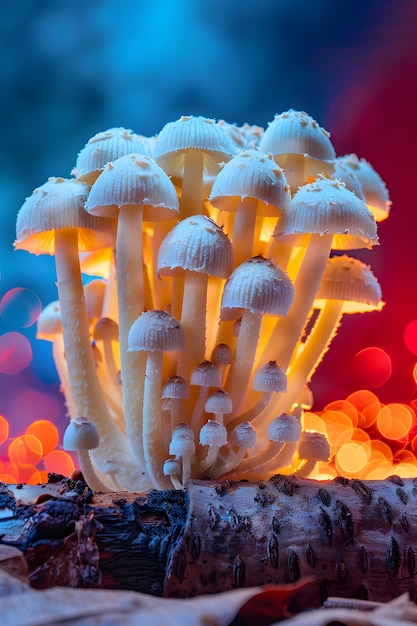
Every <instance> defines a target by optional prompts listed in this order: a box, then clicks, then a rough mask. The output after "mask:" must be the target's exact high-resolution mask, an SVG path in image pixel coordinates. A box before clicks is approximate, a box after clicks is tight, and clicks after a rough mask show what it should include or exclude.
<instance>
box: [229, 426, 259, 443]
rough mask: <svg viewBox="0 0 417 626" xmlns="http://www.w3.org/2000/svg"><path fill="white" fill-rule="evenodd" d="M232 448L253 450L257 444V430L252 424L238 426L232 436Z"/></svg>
mask: <svg viewBox="0 0 417 626" xmlns="http://www.w3.org/2000/svg"><path fill="white" fill-rule="evenodd" d="M230 443H231V444H232V446H240V447H244V448H253V447H254V445H255V444H256V430H255V429H254V427H253V426H252V424H251V423H250V422H241V423H240V424H237V425H236V426H235V427H234V429H233V430H232V432H231V434H230Z"/></svg>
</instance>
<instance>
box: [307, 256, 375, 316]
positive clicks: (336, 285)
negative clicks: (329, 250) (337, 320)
mask: <svg viewBox="0 0 417 626" xmlns="http://www.w3.org/2000/svg"><path fill="white" fill-rule="evenodd" d="M327 300H343V301H344V303H343V308H342V313H364V312H366V311H380V310H381V309H382V307H383V306H384V303H383V302H382V293H381V286H380V284H379V282H378V280H377V279H376V277H375V275H374V274H373V272H372V270H371V268H370V267H369V266H368V265H365V263H362V262H361V261H359V260H358V259H354V258H352V257H349V256H347V255H346V254H343V255H342V256H333V257H331V258H330V259H329V260H328V261H327V266H326V269H325V270H324V273H323V278H322V279H321V283H320V289H319V291H318V293H317V296H316V298H315V300H314V307H315V308H318V309H319V308H322V307H323V306H324V305H325V303H326V301H327Z"/></svg>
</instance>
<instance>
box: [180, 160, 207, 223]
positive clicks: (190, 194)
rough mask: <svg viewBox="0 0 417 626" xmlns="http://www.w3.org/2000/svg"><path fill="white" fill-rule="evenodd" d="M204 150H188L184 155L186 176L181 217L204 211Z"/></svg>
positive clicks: (182, 193)
mask: <svg viewBox="0 0 417 626" xmlns="http://www.w3.org/2000/svg"><path fill="white" fill-rule="evenodd" d="M203 168H204V152H202V151H200V150H188V151H186V153H185V155H184V177H183V181H182V190H181V199H180V215H181V219H184V218H186V217H189V216H190V215H196V214H197V213H201V212H202V197H203V194H202V190H203Z"/></svg>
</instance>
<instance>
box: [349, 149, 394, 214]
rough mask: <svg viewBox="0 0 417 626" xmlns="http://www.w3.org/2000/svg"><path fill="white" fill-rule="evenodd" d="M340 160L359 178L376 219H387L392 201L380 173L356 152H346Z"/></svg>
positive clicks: (366, 200)
mask: <svg viewBox="0 0 417 626" xmlns="http://www.w3.org/2000/svg"><path fill="white" fill-rule="evenodd" d="M338 160H339V161H340V162H341V163H343V164H344V165H345V166H346V167H347V168H348V170H350V171H351V172H352V173H353V174H354V175H355V176H356V178H357V179H358V180H359V182H360V185H361V188H362V192H363V196H364V199H365V202H366V205H367V206H368V208H369V209H370V210H371V211H372V213H373V214H374V216H375V219H376V221H377V222H382V221H383V220H385V219H386V218H387V217H388V215H389V212H390V209H391V201H390V199H389V194H388V189H387V187H386V185H385V183H384V181H383V180H382V178H381V177H380V175H379V174H378V173H377V172H376V171H375V170H374V168H373V167H372V165H371V164H370V163H368V161H366V160H365V159H358V157H357V156H356V154H346V155H345V156H343V157H339V158H338Z"/></svg>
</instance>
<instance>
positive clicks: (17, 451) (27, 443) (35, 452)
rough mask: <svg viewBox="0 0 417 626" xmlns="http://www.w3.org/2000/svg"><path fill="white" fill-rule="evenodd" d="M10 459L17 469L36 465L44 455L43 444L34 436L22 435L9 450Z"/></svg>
mask: <svg viewBox="0 0 417 626" xmlns="http://www.w3.org/2000/svg"><path fill="white" fill-rule="evenodd" d="M7 452H8V455H9V459H10V461H11V462H12V463H14V464H15V465H16V466H17V467H19V468H20V467H22V466H25V465H36V463H38V462H39V461H40V460H41V458H42V454H43V450H42V444H41V442H40V441H39V439H38V438H37V437H34V436H33V435H21V436H20V437H16V439H14V440H13V441H12V442H11V444H10V445H9V448H8V451H7Z"/></svg>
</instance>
